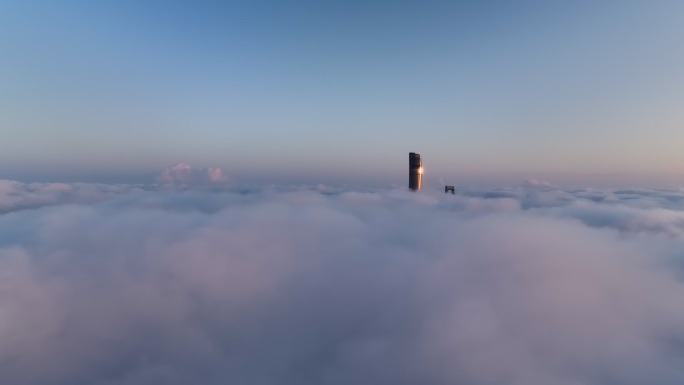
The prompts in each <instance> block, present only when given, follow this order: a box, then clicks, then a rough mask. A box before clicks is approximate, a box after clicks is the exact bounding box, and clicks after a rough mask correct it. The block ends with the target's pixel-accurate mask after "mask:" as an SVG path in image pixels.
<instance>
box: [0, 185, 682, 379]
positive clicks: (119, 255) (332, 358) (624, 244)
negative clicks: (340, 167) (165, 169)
mask: <svg viewBox="0 0 684 385" xmlns="http://www.w3.org/2000/svg"><path fill="white" fill-rule="evenodd" d="M0 202H2V205H3V206H2V207H3V208H4V209H3V212H4V214H2V215H0V374H1V376H0V378H2V382H3V383H7V384H13V385H48V384H49V385H67V384H69V385H71V384H95V385H114V384H117V385H118V384H121V385H143V384H145V385H149V384H165V385H166V384H171V385H174V384H179V385H180V384H191V383H192V384H285V385H290V384H292V385H294V384H296V385H301V384H324V385H343V384H361V385H364V384H373V385H376V384H381V385H382V384H392V385H395V384H440V385H441V384H445V385H446V384H449V385H451V384H492V385H493V384H518V385H528V384H559V385H584V384H586V385H589V384H607V385H612V384H634V385H636V384H646V383H653V384H667V385H669V384H672V385H675V384H681V383H684V364H683V363H684V282H682V277H684V275H683V273H684V263H682V252H681V250H684V212H683V211H682V210H683V209H684V192H683V191H680V190H619V191H601V190H590V189H582V190H558V189H551V188H548V189H542V190H540V189H536V188H523V187H515V188H510V189H501V190H487V191H461V192H460V194H459V195H456V196H451V195H450V194H449V195H444V194H441V193H437V192H435V193H431V192H430V191H424V192H421V193H420V194H412V193H408V192H406V191H403V190H365V191H339V190H334V189H329V188H326V187H325V186H317V187H313V188H311V189H289V188H273V187H269V188H264V189H259V188H252V189H244V188H238V187H232V188H226V189H224V190H221V191H216V190H211V191H208V190H206V189H185V190H181V191H176V192H174V191H169V190H165V189H160V190H159V191H155V190H153V189H147V190H142V189H139V188H137V187H131V186H129V187H126V186H107V185H84V184H64V185H62V184H57V185H47V184H46V185H37V184H22V183H18V182H11V181H3V182H1V183H0Z"/></svg>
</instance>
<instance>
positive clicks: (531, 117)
mask: <svg viewBox="0 0 684 385" xmlns="http://www.w3.org/2000/svg"><path fill="white" fill-rule="evenodd" d="M683 15H684V3H682V2H680V1H675V0H672V1H667V0H662V1H630V0H627V1H602V2H595V1H582V0H580V1H572V2H549V1H517V2H510V1H478V2H475V1H353V0H352V1H337V2H334V1H287V2H278V1H259V0H257V1H216V2H214V1H199V2H198V1H193V2H189V1H187V2H184V1H135V2H133V1H130V2H123V1H120V2H89V1H65V2H54V1H30V2H27V1H14V0H6V1H2V2H1V3H0V49H1V50H2V52H3V54H2V58H1V59H0V133H1V134H2V135H1V136H2V140H0V177H2V178H9V179H16V180H23V181H129V182H130V181H139V180H146V179H145V178H152V177H153V176H154V175H157V174H158V173H159V172H160V170H163V169H165V168H167V167H169V166H170V165H174V164H179V163H187V164H191V165H193V166H195V167H200V168H208V167H219V168H221V170H223V172H225V173H226V174H227V176H228V177H229V178H231V179H232V180H235V181H243V182H266V183H269V182H278V183H288V182H292V183H318V182H322V183H332V182H335V181H337V182H345V183H364V184H368V183H379V184H387V185H393V184H397V185H403V184H404V183H405V179H406V175H405V174H406V163H407V159H406V158H407V153H408V152H410V151H415V152H419V153H421V154H422V155H423V158H424V166H425V170H426V172H425V178H426V184H427V185H429V184H430V183H432V184H435V185H439V184H441V182H442V181H444V180H446V181H449V182H454V181H456V182H461V181H466V180H477V179H478V178H479V179H487V178H509V179H510V180H519V178H522V177H539V178H543V179H548V180H552V181H554V182H556V183H561V184H562V183H566V184H572V183H578V184H581V183H585V184H587V183H599V182H601V183H603V182H606V183H607V181H615V182H616V183H617V182H619V183H620V184H626V185H660V184H667V185H678V186H679V185H681V184H682V179H681V178H683V177H684V169H682V166H681V165H682V164H684V155H683V154H684V153H683V152H682V151H681V150H680V143H683V142H684V130H682V122H684V112H683V110H682V108H681V105H682V103H684V70H682V68H684V51H683V50H682V49H681V47H682V46H684V16H683ZM509 179H506V180H509ZM501 180H503V179H501ZM592 185H595V184H592Z"/></svg>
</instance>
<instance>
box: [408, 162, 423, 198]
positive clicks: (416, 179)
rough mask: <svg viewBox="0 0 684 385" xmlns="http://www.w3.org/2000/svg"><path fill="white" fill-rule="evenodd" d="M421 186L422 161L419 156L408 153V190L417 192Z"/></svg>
mask: <svg viewBox="0 0 684 385" xmlns="http://www.w3.org/2000/svg"><path fill="white" fill-rule="evenodd" d="M421 186H423V161H422V160H421V159H420V154H416V153H415V152H409V189H411V190H413V191H419V190H420V188H421Z"/></svg>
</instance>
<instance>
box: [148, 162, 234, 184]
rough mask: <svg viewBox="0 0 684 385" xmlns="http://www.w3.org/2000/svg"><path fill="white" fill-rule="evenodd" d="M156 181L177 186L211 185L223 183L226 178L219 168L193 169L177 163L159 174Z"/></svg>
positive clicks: (187, 165)
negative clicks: (176, 184)
mask: <svg viewBox="0 0 684 385" xmlns="http://www.w3.org/2000/svg"><path fill="white" fill-rule="evenodd" d="M157 181H158V182H160V183H178V184H189V185H194V184H212V183H225V182H227V181H228V177H227V176H226V175H224V174H223V171H222V170H221V169H220V168H216V167H209V168H193V167H192V166H190V165H189V164H187V163H178V164H177V165H175V166H171V167H168V168H166V169H164V171H162V172H161V174H160V175H159V177H158V178H157Z"/></svg>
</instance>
